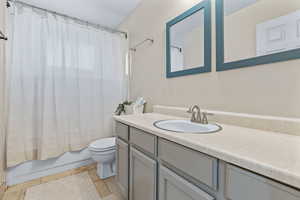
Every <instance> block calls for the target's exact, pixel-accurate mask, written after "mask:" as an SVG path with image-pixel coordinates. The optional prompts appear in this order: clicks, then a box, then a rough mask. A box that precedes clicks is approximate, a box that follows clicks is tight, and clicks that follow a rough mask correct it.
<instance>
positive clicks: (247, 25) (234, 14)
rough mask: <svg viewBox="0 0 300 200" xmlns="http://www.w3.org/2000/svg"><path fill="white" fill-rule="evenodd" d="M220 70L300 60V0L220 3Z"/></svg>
mask: <svg viewBox="0 0 300 200" xmlns="http://www.w3.org/2000/svg"><path fill="white" fill-rule="evenodd" d="M216 8H217V10H216V18H217V70H218V71H222V70H227V69H234V68H240V67H247V66H255V65H260V64H267V63H272V62H279V61H284V60H289V59H296V58H300V1H299V0H284V1H283V0H217V1H216Z"/></svg>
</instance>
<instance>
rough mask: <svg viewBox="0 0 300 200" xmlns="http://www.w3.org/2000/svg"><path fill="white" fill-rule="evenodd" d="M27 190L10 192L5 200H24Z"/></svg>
mask: <svg viewBox="0 0 300 200" xmlns="http://www.w3.org/2000/svg"><path fill="white" fill-rule="evenodd" d="M24 197H25V190H17V191H10V192H6V193H5V194H4V197H3V200H24Z"/></svg>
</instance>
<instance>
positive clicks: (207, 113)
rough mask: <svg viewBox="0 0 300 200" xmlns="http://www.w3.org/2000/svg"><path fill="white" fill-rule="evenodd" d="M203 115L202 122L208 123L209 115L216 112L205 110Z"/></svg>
mask: <svg viewBox="0 0 300 200" xmlns="http://www.w3.org/2000/svg"><path fill="white" fill-rule="evenodd" d="M202 115H203V116H202V124H208V119H207V116H213V115H214V114H213V113H209V112H203V113H202Z"/></svg>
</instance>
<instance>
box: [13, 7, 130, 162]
mask: <svg viewBox="0 0 300 200" xmlns="http://www.w3.org/2000/svg"><path fill="white" fill-rule="evenodd" d="M10 24H11V27H10V33H11V34H10V35H11V36H10V38H11V40H10V63H9V66H8V74H7V85H8V88H7V89H8V90H7V91H8V93H7V109H8V113H9V115H8V124H7V165H8V166H13V165H16V164H19V163H21V162H24V161H27V160H41V159H48V158H51V157H56V156H58V155H60V154H62V153H64V152H67V151H75V150H80V149H82V148H84V147H86V146H87V145H88V144H89V143H90V142H91V141H93V140H96V139H98V138H104V137H108V136H111V135H112V113H113V111H114V109H115V108H116V106H117V105H118V103H120V102H121V101H122V100H125V99H126V94H127V90H126V85H127V76H126V73H125V52H126V49H127V48H126V40H125V39H124V37H123V36H121V35H119V34H113V33H109V32H106V31H101V30H99V29H96V28H93V27H91V26H88V25H86V24H79V23H78V22H74V21H72V20H70V19H66V18H62V17H59V16H56V15H53V14H50V13H47V12H44V11H40V10H36V9H33V8H30V7H26V6H25V7H24V6H23V5H20V4H15V6H14V8H13V10H12V12H11V14H10Z"/></svg>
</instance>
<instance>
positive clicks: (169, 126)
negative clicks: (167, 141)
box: [154, 120, 222, 134]
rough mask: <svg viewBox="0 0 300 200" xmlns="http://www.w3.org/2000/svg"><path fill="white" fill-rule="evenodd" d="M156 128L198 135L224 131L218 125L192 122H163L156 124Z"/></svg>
mask: <svg viewBox="0 0 300 200" xmlns="http://www.w3.org/2000/svg"><path fill="white" fill-rule="evenodd" d="M154 126H155V127H157V128H159V129H162V130H166V131H172V132H177V133H198V134H205V133H215V132H218V131H220V130H221V129H222V127H221V126H219V125H217V124H200V123H194V122H191V121H190V120H161V121H157V122H155V123H154Z"/></svg>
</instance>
